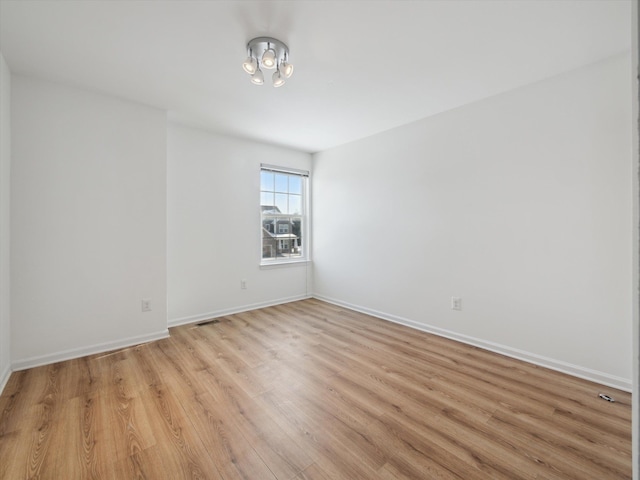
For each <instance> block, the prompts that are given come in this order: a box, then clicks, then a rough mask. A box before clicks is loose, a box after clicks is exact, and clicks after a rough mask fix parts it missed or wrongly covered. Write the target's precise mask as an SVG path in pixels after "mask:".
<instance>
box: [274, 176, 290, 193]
mask: <svg viewBox="0 0 640 480" xmlns="http://www.w3.org/2000/svg"><path fill="white" fill-rule="evenodd" d="M275 177H276V192H281V193H287V192H288V191H289V188H288V184H289V182H288V180H289V175H286V174H284V173H276V174H275Z"/></svg>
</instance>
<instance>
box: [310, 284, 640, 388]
mask: <svg viewBox="0 0 640 480" xmlns="http://www.w3.org/2000/svg"><path fill="white" fill-rule="evenodd" d="M313 298H317V299H318V300H322V301H323V302H327V303H332V304H334V305H338V306H340V307H345V308H348V309H350V310H355V311H356V312H360V313H365V314H367V315H371V316H372V317H376V318H380V319H382V320H387V321H390V322H393V323H399V324H401V325H405V326H407V327H411V328H415V329H416V330H421V331H423V332H427V333H432V334H434V335H438V336H441V337H446V338H450V339H452V340H456V341H458V342H462V343H466V344H469V345H473V346H475V347H480V348H482V349H484V350H489V351H492V352H496V353H500V354H502V355H506V356H507V357H511V358H516V359H518V360H523V361H525V362H528V363H532V364H534V365H539V366H541V367H546V368H549V369H551V370H556V371H558V372H562V373H566V374H568V375H572V376H574V377H578V378H583V379H585V380H590V381H592V382H596V383H599V384H601V385H606V386H609V387H613V388H617V389H619V390H624V391H625V392H631V390H632V383H631V380H630V379H627V378H621V377H617V376H615V375H610V374H608V373H604V372H600V371H597V370H591V369H589V368H585V367H581V366H578V365H573V364H570V363H566V362H563V361H560V360H555V359H553V358H548V357H543V356H541V355H537V354H535V353H530V352H526V351H524V350H519V349H517V348H512V347H507V346H506V345H500V344H498V343H494V342H489V341H486V340H481V339H479V338H475V337H470V336H468V335H462V334H460V333H456V332H452V331H450V330H445V329H443V328H438V327H434V326H431V325H425V324H423V323H419V322H416V321H413V320H409V319H406V318H402V317H398V316H396V315H390V314H388V313H384V312H379V311H377V310H373V309H371V308H366V307H362V306H360V305H353V304H351V303H348V302H343V301H341V300H336V299H335V298H329V297H325V296H323V295H317V294H314V295H313Z"/></svg>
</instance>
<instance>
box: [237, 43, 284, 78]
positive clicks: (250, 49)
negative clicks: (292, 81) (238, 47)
mask: <svg viewBox="0 0 640 480" xmlns="http://www.w3.org/2000/svg"><path fill="white" fill-rule="evenodd" d="M247 53H248V55H249V56H248V57H247V59H246V60H245V61H244V63H243V64H242V68H244V71H245V72H247V73H248V74H249V75H251V83H253V84H254V85H262V84H264V73H262V70H261V69H260V67H262V68H265V69H268V70H272V69H274V68H275V69H276V71H275V72H273V75H272V76H271V79H272V81H273V86H274V87H276V88H277V87H281V86H282V85H284V84H285V81H286V80H287V79H288V78H289V77H291V74H293V65H291V64H290V63H289V47H287V46H286V45H285V44H284V43H282V42H281V41H280V40H277V39H275V38H271V37H256V38H254V39H253V40H249V43H247Z"/></svg>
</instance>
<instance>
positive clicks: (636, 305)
mask: <svg viewBox="0 0 640 480" xmlns="http://www.w3.org/2000/svg"><path fill="white" fill-rule="evenodd" d="M639 23H640V9H639V8H638V2H637V1H635V2H632V4H631V38H632V44H633V46H632V51H631V59H632V64H631V84H632V85H633V101H632V104H633V137H632V144H633V158H632V165H633V174H632V182H633V217H632V220H631V225H632V228H633V244H632V258H633V262H632V269H633V270H632V273H633V282H632V286H633V290H632V305H633V336H632V339H633V396H632V400H633V405H632V408H633V411H632V425H633V429H632V448H631V452H632V462H633V478H634V480H640V288H639V287H640V184H639V181H640V178H639V175H640V51H639V44H640V30H639V28H638V24H639Z"/></svg>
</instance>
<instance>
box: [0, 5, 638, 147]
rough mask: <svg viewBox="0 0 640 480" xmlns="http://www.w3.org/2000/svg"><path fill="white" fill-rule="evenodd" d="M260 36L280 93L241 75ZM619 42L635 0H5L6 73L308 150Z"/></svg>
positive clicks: (512, 84) (538, 75) (624, 38)
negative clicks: (282, 52)
mask: <svg viewBox="0 0 640 480" xmlns="http://www.w3.org/2000/svg"><path fill="white" fill-rule="evenodd" d="M262 35H268V36H273V37H276V38H278V39H280V40H282V41H284V42H285V43H287V44H288V45H289V48H290V51H291V54H290V60H291V62H292V63H293V64H294V65H295V72H294V75H293V77H292V78H291V79H290V80H289V81H288V82H287V84H286V85H285V86H283V87H282V88H279V89H275V88H272V87H271V85H270V84H271V80H270V79H269V78H268V79H267V81H266V82H265V85H263V86H261V87H257V86H255V85H252V84H250V83H249V77H248V76H247V74H245V73H244V71H243V70H242V67H241V64H242V61H243V60H244V58H245V57H246V48H245V45H246V42H247V41H248V40H249V39H251V38H253V37H256V36H262ZM630 48H631V1H630V0H602V1H600V0H591V1H586V0H577V1H573V0H498V1H494V0H470V1H462V0H460V1H458V0H443V1H437V0H424V1H417V0H416V1H402V0H395V1H393V0H389V1H363V0H360V1H359V0H343V1H328V0H324V1H304V0H298V1H241V0H237V1H213V0H212V1H205V0H199V1H195V0H193V1H191V0H172V1H160V0H156V1H153V0H128V1H97V0H94V1H88V0H84V1H80V0H72V1H66V0H65V1H63V0H40V1H28V0H23V1H11V0H0V51H1V52H2V54H3V56H4V57H5V60H6V62H7V64H8V65H9V68H10V69H11V71H12V73H14V74H25V75H33V76H37V77H41V78H45V79H50V80H54V81H60V82H64V83H67V84H71V85H74V86H77V87H81V88H86V89H90V90H93V91H99V92H103V93H107V94H112V95H116V96H118V97H123V98H126V99H129V100H133V101H137V102H141V103H144V104H147V105H151V106H155V107H159V108H162V109H166V110H168V112H169V118H170V119H171V120H174V121H178V122H182V123H187V124H190V125H194V126H199V127H203V128H206V129H209V130H213V131H217V132H221V133H225V134H231V135H235V136H241V137H247V138H252V139H256V140H260V141H265V142H269V143H275V144H279V145H284V146H288V147H292V148H296V149H299V150H303V151H307V152H316V151H321V150H326V149H328V148H331V147H333V146H336V145H340V144H342V143H346V142H349V141H352V140H355V139H358V138H362V137H366V136H369V135H372V134H375V133H378V132H380V131H384V130H388V129H390V128H393V127H396V126H399V125H403V124H406V123H409V122H412V121H415V120H418V119H421V118H424V117H427V116H430V115H433V114H436V113H438V112H442V111H445V110H448V109H451V108H455V107H458V106H460V105H464V104H466V103H469V102H473V101H476V100H479V99H481V98H485V97H487V96H490V95H495V94H497V93H500V92H503V91H506V90H510V89H513V88H517V87H519V86H522V85H525V84H527V83H531V82H535V81H538V80H541V79H544V78H547V77H550V76H553V75H556V74H558V73H560V72H564V71H568V70H571V69H574V68H577V67H580V66H583V65H586V64H589V63H592V62H595V61H598V60H601V59H604V58H606V57H608V56H611V55H615V54H618V53H622V52H625V51H628V50H630ZM267 72H269V71H267Z"/></svg>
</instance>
